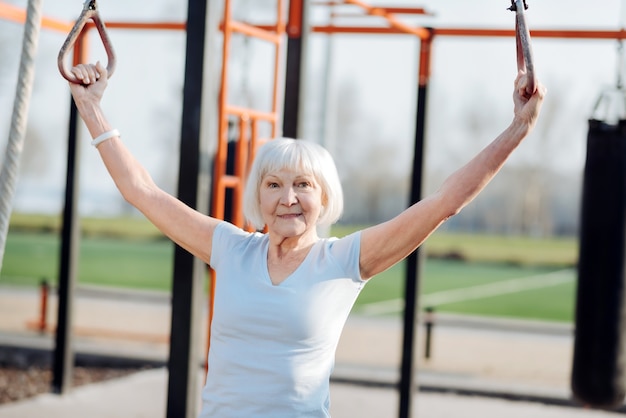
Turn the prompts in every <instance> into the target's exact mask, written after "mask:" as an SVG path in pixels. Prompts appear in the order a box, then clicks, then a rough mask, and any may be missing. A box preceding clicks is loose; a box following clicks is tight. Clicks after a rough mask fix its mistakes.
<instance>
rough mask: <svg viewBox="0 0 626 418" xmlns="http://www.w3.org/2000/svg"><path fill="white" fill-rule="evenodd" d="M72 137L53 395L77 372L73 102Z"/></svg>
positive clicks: (81, 48)
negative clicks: (74, 320)
mask: <svg viewBox="0 0 626 418" xmlns="http://www.w3.org/2000/svg"><path fill="white" fill-rule="evenodd" d="M85 49H86V48H85V42H84V39H83V37H82V36H80V37H79V39H78V41H77V42H76V44H75V47H74V62H82V61H83V59H82V58H83V57H84V56H85V55H86V53H85ZM70 106H71V107H70V123H69V135H68V140H67V173H66V183H65V204H64V209H63V227H62V231H61V255H60V258H61V260H60V266H59V286H58V294H59V302H58V308H57V329H56V336H55V347H54V364H53V368H52V392H54V393H57V394H65V393H67V392H68V391H69V389H70V387H71V382H72V373H73V370H74V352H73V347H72V346H73V343H72V323H73V315H72V313H73V308H74V288H75V286H76V277H77V275H78V253H79V246H80V234H79V221H78V197H77V193H76V191H77V190H78V180H79V168H80V164H79V161H78V158H77V156H78V155H79V154H80V142H79V141H78V122H79V118H78V110H77V109H76V104H75V103H74V100H73V99H72V102H71V105H70Z"/></svg>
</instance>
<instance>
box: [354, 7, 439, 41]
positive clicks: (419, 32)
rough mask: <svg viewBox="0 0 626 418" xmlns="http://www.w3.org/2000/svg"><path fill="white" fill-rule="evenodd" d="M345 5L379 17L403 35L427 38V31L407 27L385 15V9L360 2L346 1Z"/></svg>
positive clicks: (391, 16)
mask: <svg viewBox="0 0 626 418" xmlns="http://www.w3.org/2000/svg"><path fill="white" fill-rule="evenodd" d="M346 3H350V4H354V5H356V6H360V7H362V8H363V9H364V10H365V11H366V12H367V13H368V14H370V15H372V16H380V17H382V18H384V19H386V20H387V22H389V24H390V25H391V26H393V27H394V28H397V29H399V30H401V31H402V32H404V33H410V34H413V35H415V36H417V37H419V38H422V39H424V38H426V37H428V36H429V32H428V30H426V29H424V28H421V27H414V26H411V25H407V24H406V23H403V22H401V21H400V20H398V19H397V18H396V17H395V16H394V15H393V14H390V13H387V12H386V11H385V9H383V8H379V7H373V6H370V5H368V4H366V3H363V2H362V1H361V0H346Z"/></svg>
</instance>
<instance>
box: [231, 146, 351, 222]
mask: <svg viewBox="0 0 626 418" xmlns="http://www.w3.org/2000/svg"><path fill="white" fill-rule="evenodd" d="M283 168H290V169H298V170H303V171H304V172H305V173H306V174H310V175H313V177H315V180H316V181H317V182H318V183H319V185H320V187H321V188H322V211H321V213H320V217H319V218H318V220H317V223H318V225H332V224H334V223H335V222H337V220H338V219H339V218H340V217H341V214H342V213H343V190H342V188H341V182H340V181H339V175H338V174H337V167H336V166H335V162H334V160H333V157H332V156H331V155H330V153H329V152H328V151H327V150H326V149H325V148H324V147H322V146H321V145H318V144H316V143H314V142H311V141H306V140H303V139H298V140H295V139H292V138H277V139H274V140H271V141H268V142H267V143H265V144H263V145H262V146H261V147H260V148H259V150H258V151H257V154H256V157H255V159H254V162H253V163H252V168H251V169H250V173H249V174H248V178H247V180H246V188H245V191H244V196H243V212H244V215H245V217H246V219H247V220H248V221H249V222H250V223H251V224H252V225H253V226H254V227H255V228H257V229H259V230H260V229H263V227H264V226H265V223H264V221H263V215H262V213H261V205H260V196H259V193H260V188H261V182H262V180H263V178H264V177H265V176H266V175H267V173H269V172H273V171H278V170H280V169H283Z"/></svg>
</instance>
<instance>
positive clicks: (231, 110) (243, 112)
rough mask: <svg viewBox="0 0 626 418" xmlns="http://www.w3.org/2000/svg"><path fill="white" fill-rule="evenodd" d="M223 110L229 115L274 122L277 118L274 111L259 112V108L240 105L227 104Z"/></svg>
mask: <svg viewBox="0 0 626 418" xmlns="http://www.w3.org/2000/svg"><path fill="white" fill-rule="evenodd" d="M225 111H226V112H227V113H228V114H229V115H233V116H238V117H245V118H251V119H261V120H265V121H268V122H276V121H277V120H278V115H277V114H276V113H273V112H272V113H269V112H261V111H259V110H254V109H247V108H245V107H240V106H230V105H227V106H226V109H225Z"/></svg>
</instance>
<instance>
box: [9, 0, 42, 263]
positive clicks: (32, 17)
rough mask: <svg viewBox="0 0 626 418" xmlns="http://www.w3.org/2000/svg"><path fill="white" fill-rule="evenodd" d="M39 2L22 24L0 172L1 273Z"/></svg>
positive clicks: (32, 66) (32, 67)
mask: <svg viewBox="0 0 626 418" xmlns="http://www.w3.org/2000/svg"><path fill="white" fill-rule="evenodd" d="M41 4H42V0H29V1H28V9H27V11H26V23H25V24H24V39H23V41H22V58H21V61H20V69H19V75H18V83H17V89H16V93H15V102H14V104H13V117H12V119H11V130H10V132H9V142H8V144H7V149H6V153H5V159H4V164H3V165H2V171H1V172H0V271H1V270H2V261H3V259H4V250H5V246H6V237H7V233H8V230H9V218H10V217H11V202H12V200H13V194H14V192H15V183H16V181H17V173H18V172H19V165H20V164H19V162H20V157H21V155H22V149H23V148H24V137H25V136H26V121H27V119H28V105H29V102H30V96H31V91H32V88H33V81H34V79H35V54H36V52H37V43H38V40H39V31H40V29H41V19H42V16H41V12H42V7H41Z"/></svg>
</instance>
